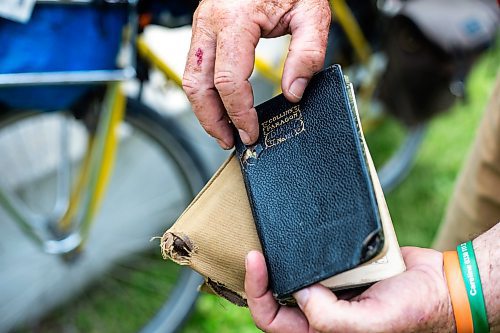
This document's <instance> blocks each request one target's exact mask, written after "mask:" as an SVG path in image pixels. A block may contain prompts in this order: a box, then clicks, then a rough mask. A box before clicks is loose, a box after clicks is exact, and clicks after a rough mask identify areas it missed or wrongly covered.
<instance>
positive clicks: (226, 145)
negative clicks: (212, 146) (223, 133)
mask: <svg viewBox="0 0 500 333" xmlns="http://www.w3.org/2000/svg"><path fill="white" fill-rule="evenodd" d="M216 140H217V143H218V144H219V146H221V148H222V149H229V145H228V144H227V143H225V142H224V141H222V140H219V139H216Z"/></svg>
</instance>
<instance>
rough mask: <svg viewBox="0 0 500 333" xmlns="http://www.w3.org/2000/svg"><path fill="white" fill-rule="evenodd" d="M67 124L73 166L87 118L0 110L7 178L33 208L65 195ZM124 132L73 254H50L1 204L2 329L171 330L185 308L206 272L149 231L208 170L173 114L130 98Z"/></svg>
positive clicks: (166, 219) (0, 148)
mask: <svg viewBox="0 0 500 333" xmlns="http://www.w3.org/2000/svg"><path fill="white" fill-rule="evenodd" d="M62 124H66V125H62ZM63 128H66V130H67V133H68V135H67V137H68V140H69V142H68V147H69V149H68V152H69V154H68V156H69V161H70V163H69V164H70V173H71V174H76V173H77V170H78V169H79V167H80V164H81V163H82V159H83V154H84V152H85V150H86V142H87V135H88V133H87V130H86V126H85V125H84V124H83V123H82V121H79V120H76V119H75V118H74V117H73V116H72V115H70V114H68V113H62V112H54V113H27V112H18V113H14V114H7V115H4V116H3V117H2V118H0V156H2V159H0V170H2V171H1V178H0V179H1V182H0V183H1V186H2V187H4V188H6V189H8V190H9V192H10V193H13V194H14V195H15V196H16V197H17V198H18V199H20V200H22V201H23V202H24V203H25V205H26V207H29V209H30V210H33V211H34V212H36V214H45V215H47V214H51V213H53V212H54V210H57V209H56V206H57V205H58V204H59V203H57V188H58V180H57V178H58V172H57V169H58V167H59V164H60V163H61V161H60V156H59V155H58V154H57V153H55V152H57V149H58V148H57V147H59V146H60V142H59V141H60V140H61V138H62V137H63V136H61V131H63ZM119 140H120V144H119V148H118V152H117V156H116V161H115V166H114V170H113V174H112V176H111V179H110V182H109V186H108V188H107V191H106V195H105V198H104V201H103V203H102V205H101V208H100V210H99V213H98V215H97V216H96V219H95V222H94V225H93V226H92V229H91V232H90V234H89V238H88V241H87V244H86V246H85V249H84V250H83V253H82V254H81V255H79V256H76V257H75V258H73V259H72V260H70V261H68V260H66V261H65V260H62V258H61V257H60V256H57V255H52V254H47V253H44V252H43V251H42V250H41V249H40V248H39V247H37V246H36V245H35V244H33V243H32V242H31V241H30V239H28V238H27V237H26V235H25V234H24V233H23V232H22V231H21V230H20V229H19V228H18V226H17V225H15V223H14V222H13V220H12V218H11V216H10V215H9V214H7V212H6V211H5V210H4V209H3V208H2V207H1V206H0V235H2V237H1V238H0V272H1V273H0V299H1V300H2V302H1V303H0V318H2V320H0V332H4V331H10V330H14V329H15V330H21V331H23V330H29V329H30V328H36V330H37V332H38V331H39V332H45V331H46V332H54V331H71V332H92V331H99V332H118V331H119V332H136V331H138V330H140V329H141V328H142V327H144V331H145V332H155V331H158V329H161V330H162V332H173V331H175V330H176V329H177V328H178V326H179V325H180V324H181V323H182V321H183V319H184V318H185V317H186V316H187V314H188V313H189V311H190V309H191V307H192V305H193V303H194V301H195V300H196V297H197V294H198V292H197V287H198V285H199V284H200V282H201V277H199V276H198V275H197V274H196V273H194V272H192V271H190V270H184V269H180V268H178V267H177V265H175V264H170V263H167V262H165V261H164V260H162V259H161V256H160V254H159V250H158V243H157V242H156V243H155V242H150V241H149V240H150V238H151V237H154V236H160V235H161V234H162V232H163V231H164V230H165V229H166V228H168V227H169V225H171V224H172V223H173V222H174V221H175V219H176V218H177V216H178V215H179V214H180V213H181V212H182V211H183V209H184V208H185V207H186V206H187V204H189V202H190V201H191V200H192V198H193V197H194V195H195V194H196V193H197V192H198V191H199V190H200V189H201V187H202V186H203V184H204V182H205V181H206V180H207V171H206V170H205V168H204V167H203V164H202V163H201V162H202V160H201V158H200V157H199V156H198V155H197V153H196V151H195V150H194V149H193V148H192V147H191V146H190V145H189V141H188V139H187V138H186V137H185V136H184V135H183V131H182V130H181V128H179V126H178V124H176V122H175V120H173V119H165V118H163V117H161V116H159V115H158V114H157V113H156V112H154V111H153V110H151V109H149V108H148V107H146V106H144V105H143V104H141V103H139V102H137V101H134V100H129V101H128V104H127V112H126V119H125V121H124V122H123V123H122V124H121V125H120V130H119ZM38 227H40V228H46V227H47V226H38ZM162 306H163V308H162ZM160 308H162V309H161V311H160V312H159V317H157V318H156V319H155V320H154V321H153V322H152V324H150V325H147V326H144V325H145V324H146V323H147V322H148V321H149V320H150V319H151V318H152V317H153V316H154V315H155V313H157V312H158V310H159V309H160Z"/></svg>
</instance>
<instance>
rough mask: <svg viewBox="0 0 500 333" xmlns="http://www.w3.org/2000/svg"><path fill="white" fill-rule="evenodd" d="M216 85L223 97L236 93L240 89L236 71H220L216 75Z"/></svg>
mask: <svg viewBox="0 0 500 333" xmlns="http://www.w3.org/2000/svg"><path fill="white" fill-rule="evenodd" d="M214 85H215V88H217V90H218V91H219V95H220V96H221V97H222V98H225V97H230V96H231V95H234V93H236V91H237V90H238V85H237V82H236V80H235V75H234V72H232V71H218V72H216V73H215V75H214Z"/></svg>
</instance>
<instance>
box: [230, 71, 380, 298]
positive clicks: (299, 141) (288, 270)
mask: <svg viewBox="0 0 500 333" xmlns="http://www.w3.org/2000/svg"><path fill="white" fill-rule="evenodd" d="M349 96H350V95H349V92H348V83H347V82H346V81H345V78H344V75H343V74H342V71H341V68H340V66H338V65H334V66H332V67H329V68H328V69H326V70H323V71H322V72H320V73H318V74H316V75H315V76H313V78H312V79H311V81H310V83H309V85H308V88H307V89H306V91H305V92H304V95H303V98H302V100H301V101H300V103H298V104H294V103H290V102H288V101H287V100H286V99H285V98H284V96H283V95H279V96H276V97H275V98H273V99H271V100H269V101H267V102H265V103H263V104H261V105H259V106H257V107H256V110H257V114H258V117H259V125H260V136H259V139H258V141H257V142H256V144H254V145H252V146H245V145H244V144H243V143H242V142H241V141H240V140H239V138H238V137H237V140H236V141H237V142H236V155H237V158H238V160H239V162H240V166H241V171H242V174H243V179H244V182H245V187H246V190H247V194H248V198H249V202H250V207H251V209H252V215H253V218H254V221H255V225H256V229H257V233H258V235H259V239H260V242H261V245H262V249H263V252H264V256H265V257H266V261H267V266H268V270H269V277H270V286H271V289H272V290H273V292H274V294H275V297H276V298H277V299H280V300H287V299H288V298H289V297H291V295H292V293H293V292H295V291H297V290H299V289H301V288H303V287H305V286H308V285H311V284H313V283H316V282H320V281H323V280H326V279H328V278H330V277H332V276H334V275H337V274H339V273H341V272H345V271H347V270H350V269H352V268H354V267H357V266H359V265H360V264H362V263H364V262H366V261H368V260H370V259H373V258H374V257H375V256H377V255H378V254H379V253H380V252H381V250H382V249H383V247H384V236H383V232H382V225H381V220H380V214H379V210H378V205H377V198H376V195H375V191H374V187H373V183H372V179H371V177H370V171H369V166H368V164H367V159H366V156H365V153H364V143H363V141H362V133H361V132H360V128H359V125H358V122H357V118H356V114H355V111H354V110H353V109H352V103H351V102H350V100H349Z"/></svg>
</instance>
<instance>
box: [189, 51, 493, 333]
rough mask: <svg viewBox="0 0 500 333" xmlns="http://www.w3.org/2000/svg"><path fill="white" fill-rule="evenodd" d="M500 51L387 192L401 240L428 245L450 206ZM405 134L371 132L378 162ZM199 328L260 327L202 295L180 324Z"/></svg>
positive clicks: (482, 65)
mask: <svg viewBox="0 0 500 333" xmlns="http://www.w3.org/2000/svg"><path fill="white" fill-rule="evenodd" d="M499 58H500V52H498V50H493V51H490V52H489V53H488V54H487V55H486V56H485V57H483V59H482V60H481V61H480V62H479V63H478V64H477V65H476V66H475V68H474V70H473V72H472V73H471V75H470V76H469V79H468V82H467V91H468V95H467V100H466V102H459V103H457V104H456V105H455V106H454V107H453V108H452V110H450V112H448V113H445V114H443V115H440V116H439V117H437V118H436V119H435V120H434V121H432V123H431V124H430V126H429V129H428V132H427V135H426V137H425V140H424V142H423V145H422V147H421V150H420V151H419V153H418V157H417V160H416V163H415V165H414V167H413V169H412V171H411V172H410V174H409V176H408V178H407V179H406V180H405V181H404V182H403V183H402V184H401V185H400V186H398V187H397V188H396V189H395V190H394V191H392V192H391V193H390V194H388V195H387V198H386V199H387V204H388V206H389V210H390V212H391V216H392V219H393V222H394V226H395V229H396V234H397V236H398V239H399V242H400V244H401V245H413V246H422V247H429V246H430V245H431V242H432V239H433V237H434V235H435V233H436V230H437V228H438V226H439V223H440V221H441V220H442V219H443V215H444V213H445V210H446V205H447V202H448V200H449V198H450V195H451V193H452V190H453V185H454V182H455V179H456V177H457V174H458V172H459V170H460V167H461V165H462V163H463V161H464V160H465V157H466V155H467V152H468V150H469V147H470V145H471V143H472V141H473V138H474V135H475V132H476V128H477V125H478V124H479V121H480V119H481V115H482V113H483V111H484V107H485V105H486V103H487V100H488V97H489V96H490V93H491V89H492V86H493V83H494V80H495V76H496V75H497V73H498V69H499V63H500V61H499V60H500V59H499ZM401 136H402V131H401V129H400V128H399V127H398V126H397V125H396V124H394V123H390V122H389V123H388V124H384V125H383V126H382V128H381V129H380V130H378V131H377V133H374V134H369V135H367V138H366V139H367V142H368V145H369V148H370V151H371V154H372V155H373V157H374V159H375V161H376V163H377V161H378V162H380V159H381V157H382V156H385V155H387V151H388V150H390V149H391V148H392V147H393V145H394V143H395V142H398V140H400V138H401ZM182 332H183V333H195V332H218V333H226V332H227V333H229V332H240V333H250V332H260V330H258V329H257V328H255V326H254V324H253V322H252V320H251V317H250V315H249V312H248V310H247V309H243V308H238V307H237V306H234V305H232V304H230V303H229V302H227V301H224V300H222V299H220V298H217V297H215V296H211V295H202V296H201V297H200V299H199V301H198V303H197V305H196V308H195V311H194V313H193V315H192V316H191V318H190V319H189V320H188V322H187V324H186V326H185V327H184V329H183V330H182Z"/></svg>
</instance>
